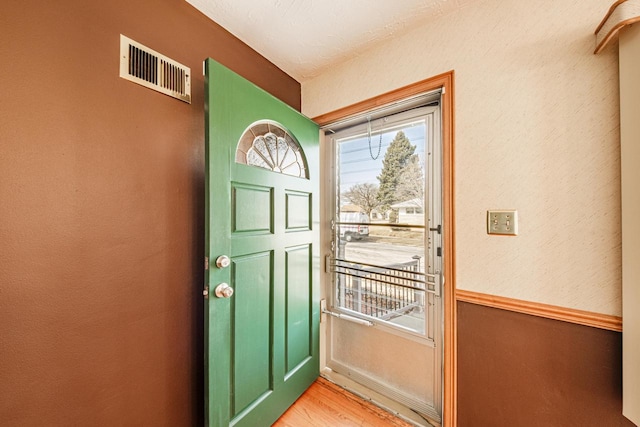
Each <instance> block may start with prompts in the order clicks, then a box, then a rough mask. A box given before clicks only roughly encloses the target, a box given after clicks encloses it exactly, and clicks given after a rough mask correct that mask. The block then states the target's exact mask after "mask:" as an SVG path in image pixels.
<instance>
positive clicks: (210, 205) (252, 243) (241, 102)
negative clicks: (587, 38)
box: [205, 59, 320, 427]
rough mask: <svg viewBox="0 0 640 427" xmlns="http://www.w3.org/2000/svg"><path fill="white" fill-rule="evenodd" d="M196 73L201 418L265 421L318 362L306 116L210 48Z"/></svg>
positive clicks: (313, 170) (310, 132)
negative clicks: (201, 139)
mask: <svg viewBox="0 0 640 427" xmlns="http://www.w3.org/2000/svg"><path fill="white" fill-rule="evenodd" d="M206 81H207V88H206V111H207V113H206V172H207V177H206V243H205V246H206V247H205V252H206V254H205V255H206V256H207V257H208V260H209V264H208V270H207V271H206V275H205V276H206V286H207V289H208V298H207V299H206V309H205V351H206V355H205V369H206V385H205V395H206V418H207V425H208V426H210V427H214V426H215V427H219V426H229V425H237V426H251V427H260V426H269V425H271V424H272V423H273V422H274V421H275V420H276V419H278V417H279V416H280V415H281V414H282V413H283V412H284V411H285V410H286V409H287V408H288V407H289V406H290V405H291V404H292V403H293V402H294V401H295V400H296V399H297V398H298V396H300V394H302V392H303V391H304V390H306V388H307V387H308V386H309V385H310V384H311V383H312V382H313V381H314V380H315V379H316V378H317V377H318V373H319V361H318V346H319V335H318V333H319V332H318V328H319V326H318V323H319V319H320V313H319V301H318V299H319V290H318V274H319V273H318V265H319V255H318V182H319V180H318V172H319V168H318V158H319V153H318V127H317V125H316V124H315V123H313V122H312V121H310V120H309V119H307V118H306V117H304V116H302V115H301V114H300V113H298V112H297V111H295V110H293V109H292V108H290V107H289V106H287V105H286V104H284V103H282V102H281V101H279V100H277V99H275V98H274V97H272V96H271V95H269V94H268V93H266V92H265V91H263V90H262V89H260V88H258V87H256V86H255V85H253V84H252V83H250V82H248V81H247V80H245V79H243V78H242V77H240V76H238V75H237V74H235V73H233V72H232V71H230V70H228V69H227V68H225V67H223V66H222V65H220V64H218V63H217V62H215V61H213V60H212V59H208V60H207V61H206ZM224 256H226V257H228V259H229V262H228V266H225V264H227V263H225V259H223V258H220V257H224ZM217 260H219V263H217V262H216V261H217ZM217 264H219V265H217ZM216 290H217V291H218V292H216ZM231 291H233V293H232V292H231Z"/></svg>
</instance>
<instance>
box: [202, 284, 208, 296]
mask: <svg viewBox="0 0 640 427" xmlns="http://www.w3.org/2000/svg"><path fill="white" fill-rule="evenodd" d="M202 296H203V297H204V299H209V286H208V285H207V286H205V287H204V289H203V290H202Z"/></svg>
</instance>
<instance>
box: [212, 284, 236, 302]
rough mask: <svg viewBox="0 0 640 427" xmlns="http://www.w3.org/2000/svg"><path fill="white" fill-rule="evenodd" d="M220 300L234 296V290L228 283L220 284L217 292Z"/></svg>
mask: <svg viewBox="0 0 640 427" xmlns="http://www.w3.org/2000/svg"><path fill="white" fill-rule="evenodd" d="M215 293H216V296H217V297H218V298H230V297H231V295H233V288H232V287H231V286H229V285H228V284H227V283H220V284H219V285H218V286H216V290H215Z"/></svg>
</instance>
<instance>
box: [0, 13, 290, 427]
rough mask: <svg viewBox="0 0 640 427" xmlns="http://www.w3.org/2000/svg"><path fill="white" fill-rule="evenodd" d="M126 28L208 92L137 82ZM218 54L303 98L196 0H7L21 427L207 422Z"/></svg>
mask: <svg viewBox="0 0 640 427" xmlns="http://www.w3.org/2000/svg"><path fill="white" fill-rule="evenodd" d="M121 33H122V34H125V35H126V36H128V37H131V38H133V39H134V40H136V41H138V42H140V43H143V44H145V45H147V46H148V47H150V48H152V49H155V50H157V51H159V52H160V53H162V54H165V55H167V56H169V57H170V58H172V59H175V60H177V61H179V62H181V63H183V64H185V65H187V66H189V67H191V70H192V76H193V80H192V94H193V103H192V104H191V105H188V104H185V103H183V102H180V101H178V100H175V99H172V98H170V97H167V96H165V95H162V94H159V93H157V92H153V91H151V90H149V89H146V88H144V87H142V86H138V85H136V84H133V83H131V82H128V81H125V80H123V79H120V78H119V77H118V64H119V36H120V34H121ZM209 56H211V57H213V58H214V59H216V60H218V61H219V62H221V63H223V64H224V65H226V66H228V67H230V68H231V69H233V70H234V71H236V72H238V73H239V74H241V75H243V76H245V77H246V78H248V79H250V80H252V81H253V82H254V83H256V84H258V85H259V86H261V87H263V88H264V89H266V90H267V91H269V92H271V93H273V94H274V95H276V96H277V97H279V98H281V99H282V100H284V101H285V102H287V103H289V104H290V105H292V106H293V107H294V108H297V109H299V108H300V85H299V83H298V82H296V81H295V80H293V79H292V78H290V77H289V76H287V75H286V74H285V73H283V72H282V71H281V70H279V69H278V68H276V67H275V66H274V65H273V64H271V63H269V62H267V61H266V60H265V59H264V58H262V57H261V56H259V55H258V54H256V53H255V52H254V51H253V50H251V49H250V48H248V47H247V46H246V45H244V44H242V43H241V42H240V41H238V40H237V39H235V38H234V37H232V36H231V35H230V34H229V33H228V32H226V31H225V30H223V29H222V28H221V27H219V26H218V25H216V24H214V23H213V22H211V21H210V20H209V19H208V18H206V17H204V16H203V15H201V14H200V13H199V12H197V11H196V10H195V9H193V8H192V7H191V6H190V5H189V4H188V3H187V2H186V1H184V0H108V1H85V0H61V1H36V0H3V2H2V7H1V8H0V425H2V426H3V427H9V426H11V427H15V426H29V427H31V426H171V427H177V426H188V427H191V426H197V425H202V423H203V422H202V418H203V404H202V400H203V390H202V389H203V386H202V384H203V362H202V350H203V343H202V340H203V332H202V316H203V315H202V309H203V304H202V294H201V292H202V283H203V254H204V241H203V240H204V237H203V236H204V217H203V216H204V108H203V107H204V106H203V103H204V100H203V94H204V78H203V76H202V71H201V70H202V61H203V60H204V59H205V58H206V57H209Z"/></svg>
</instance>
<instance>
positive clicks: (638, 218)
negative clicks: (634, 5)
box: [620, 24, 640, 424]
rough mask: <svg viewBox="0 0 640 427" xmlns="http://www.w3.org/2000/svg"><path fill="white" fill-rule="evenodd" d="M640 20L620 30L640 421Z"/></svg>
mask: <svg viewBox="0 0 640 427" xmlns="http://www.w3.org/2000/svg"><path fill="white" fill-rule="evenodd" d="M639 99H640V25H637V24H636V25H633V26H632V27H630V28H625V29H624V30H622V31H621V34H620V133H621V139H622V141H621V153H622V231H623V233H624V237H623V241H622V280H623V294H624V304H623V314H624V333H623V334H622V348H623V351H624V352H623V354H622V364H623V365H622V366H623V367H622V373H623V375H624V376H623V379H622V390H623V401H622V405H623V414H624V415H625V416H626V417H628V418H629V419H630V420H632V421H633V422H635V423H637V424H640V365H639V364H638V360H640V310H638V308H639V307H640V191H638V184H639V183H640V144H638V141H640V120H639V119H640V110H639V109H638V100H639Z"/></svg>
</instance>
